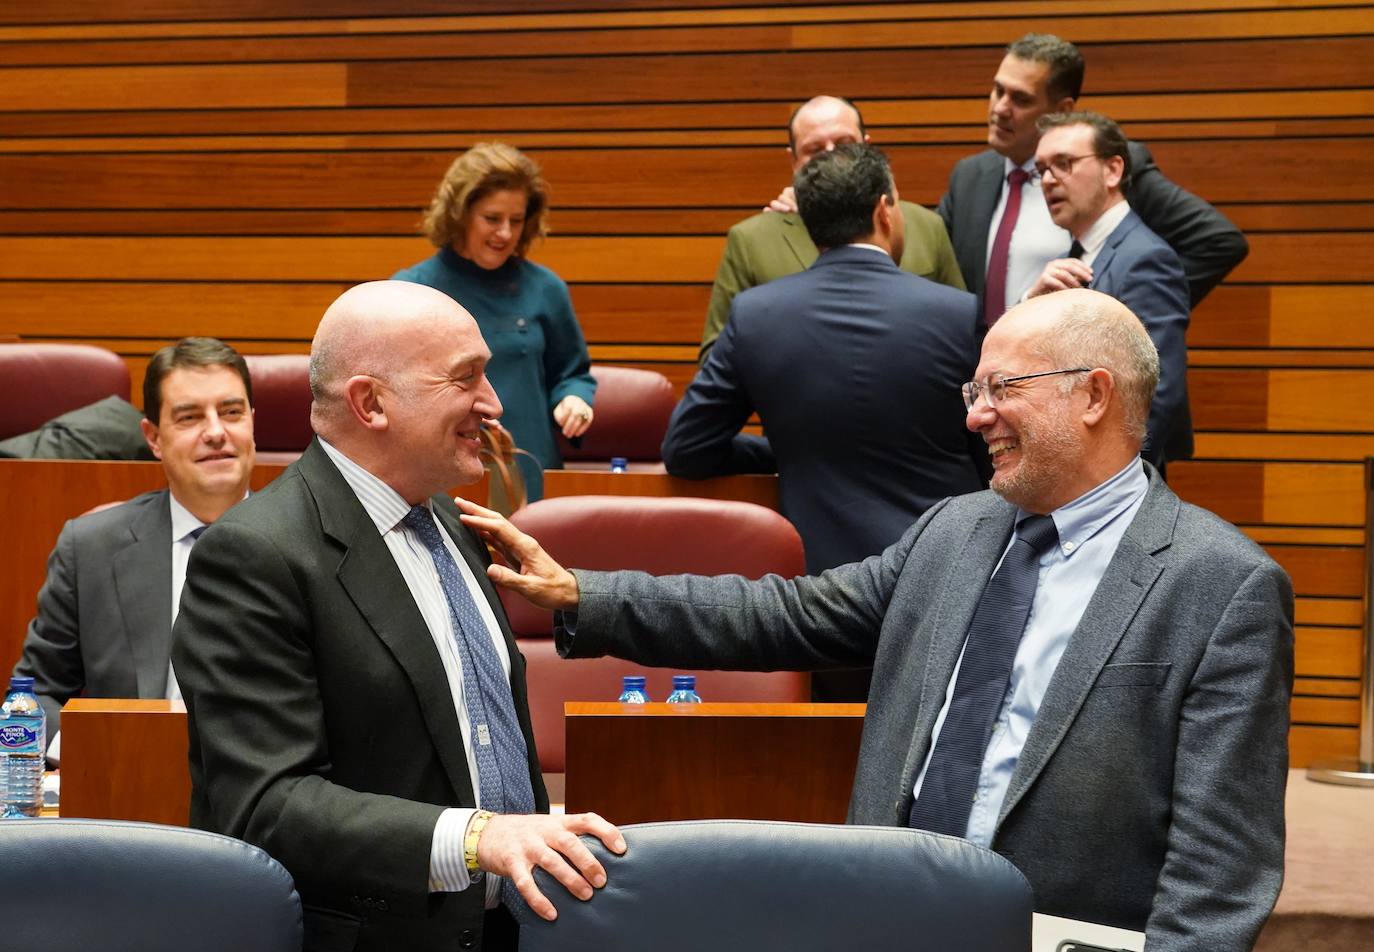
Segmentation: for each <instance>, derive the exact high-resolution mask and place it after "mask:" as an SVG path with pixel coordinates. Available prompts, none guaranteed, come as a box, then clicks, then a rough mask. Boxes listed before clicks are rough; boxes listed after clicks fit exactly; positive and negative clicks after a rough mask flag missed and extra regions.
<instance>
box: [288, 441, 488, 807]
mask: <svg viewBox="0 0 1374 952" xmlns="http://www.w3.org/2000/svg"><path fill="white" fill-rule="evenodd" d="M298 466H299V469H300V473H301V477H302V478H303V479H304V480H305V482H306V485H307V486H309V487H310V492H311V494H312V495H313V496H314V498H315V502H316V505H317V507H318V509H319V515H320V525H321V527H322V528H323V530H324V532H325V534H326V535H328V536H329V537H330V538H332V539H333V540H334V541H335V542H337V543H338V544H339V545H340V546H341V547H342V549H343V558H342V561H341V562H340V563H339V568H338V578H339V584H340V585H341V586H343V589H344V591H345V592H346V593H347V594H348V597H349V598H350V599H351V600H352V601H353V604H354V605H355V606H356V607H357V609H358V611H359V613H360V614H361V615H362V616H363V619H364V620H365V621H366V622H367V624H368V625H369V626H371V628H372V630H373V632H374V633H375V634H376V636H377V638H378V639H379V640H380V641H381V642H382V643H383V644H385V645H386V647H387V649H388V650H389V651H390V652H391V654H392V656H393V657H395V658H396V662H397V664H399V665H400V666H401V669H402V670H404V671H405V673H406V676H407V677H408V678H409V679H410V682H411V684H412V686H413V687H414V688H415V694H416V696H417V697H418V698H419V701H420V709H421V711H422V712H423V714H424V719H425V725H426V727H428V729H429V733H430V736H431V737H432V738H433V740H434V747H435V749H436V750H437V751H438V754H439V760H440V762H441V763H442V764H443V767H444V771H445V772H446V773H447V774H448V777H449V782H450V783H451V784H452V785H453V789H454V792H455V793H457V794H458V797H459V798H460V800H461V802H464V803H473V802H475V795H474V793H473V789H472V778H471V776H469V774H468V766H467V755H466V753H465V751H464V748H463V733H462V730H461V728H460V727H459V726H458V713H457V711H456V710H455V709H454V703H453V692H452V691H451V690H450V688H449V683H448V677H447V676H446V675H445V673H444V664H443V661H442V660H441V659H440V658H439V652H438V651H437V650H436V649H435V647H434V640H433V639H432V638H431V637H430V634H429V629H428V627H427V626H426V625H425V620H424V616H422V615H421V614H420V609H419V608H417V607H416V605H415V600H414V599H413V598H412V597H411V595H410V588H409V587H408V586H407V585H406V581H405V578H404V577H402V575H401V570H400V569H398V568H397V567H396V561H395V559H393V558H392V556H391V551H390V550H389V549H388V548H387V546H386V542H385V541H383V539H382V537H381V535H380V534H379V533H378V532H377V527H376V525H375V524H374V523H373V522H372V519H371V518H370V517H369V516H368V514H367V511H366V510H365V509H363V506H362V503H360V502H358V497H357V496H355V495H354V494H353V490H352V489H350V488H349V486H348V483H347V482H345V481H344V478H343V476H342V475H341V474H340V473H339V471H338V469H337V468H335V466H334V464H333V462H332V461H331V460H330V459H329V457H328V456H326V455H325V452H324V450H323V449H321V448H320V446H319V445H318V441H316V442H312V443H311V445H310V447H309V449H307V450H306V452H305V455H303V456H302V457H301V460H300V463H299V464H298Z"/></svg>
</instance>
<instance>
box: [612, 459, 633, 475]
mask: <svg viewBox="0 0 1374 952" xmlns="http://www.w3.org/2000/svg"><path fill="white" fill-rule="evenodd" d="M629 468H630V461H629V460H628V459H626V458H625V457H624V456H612V457H611V472H613V473H623V472H625V471H626V470H627V469H629Z"/></svg>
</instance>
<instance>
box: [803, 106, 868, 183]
mask: <svg viewBox="0 0 1374 952" xmlns="http://www.w3.org/2000/svg"><path fill="white" fill-rule="evenodd" d="M867 141H868V134H867V133H866V132H865V131H864V121H863V117H862V116H861V115H859V108H858V107H857V106H855V105H854V104H853V103H852V102H850V101H849V100H847V99H841V98H840V97H838V96H817V97H816V98H814V99H809V100H807V101H806V102H804V103H802V104H801V105H800V106H798V107H797V109H796V111H795V112H793V113H792V121H791V122H789V123H788V124H787V145H788V151H789V152H791V153H792V171H793V173H794V174H795V173H796V171H797V170H798V169H800V168H801V167H802V166H803V165H805V164H806V163H807V162H809V161H811V159H813V158H815V157H816V156H818V155H820V154H821V153H823V152H829V151H830V150H831V149H833V148H835V146H837V145H844V144H846V143H851V142H867Z"/></svg>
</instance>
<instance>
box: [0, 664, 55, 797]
mask: <svg viewBox="0 0 1374 952" xmlns="http://www.w3.org/2000/svg"><path fill="white" fill-rule="evenodd" d="M47 726H48V725H47V716H46V715H45V714H44V713H43V705H41V704H39V703H38V698H36V697H34V694H33V678H20V677H13V678H10V690H9V694H8V695H6V697H5V703H4V704H3V705H0V804H3V809H0V819H10V818H12V817H26V816H38V811H39V808H40V807H42V806H43V759H44V756H45V751H46V750H47V746H48V743H47V742H48V730H47Z"/></svg>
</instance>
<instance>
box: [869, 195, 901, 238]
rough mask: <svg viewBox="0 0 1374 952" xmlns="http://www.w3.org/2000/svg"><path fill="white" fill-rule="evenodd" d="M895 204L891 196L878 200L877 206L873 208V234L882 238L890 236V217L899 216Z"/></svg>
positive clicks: (884, 196) (883, 196)
mask: <svg viewBox="0 0 1374 952" xmlns="http://www.w3.org/2000/svg"><path fill="white" fill-rule="evenodd" d="M900 214H901V212H900V211H899V210H898V208H897V202H896V201H894V200H893V198H892V196H891V195H882V196H880V197H879V198H878V204H876V205H874V206H873V233H874V234H875V235H882V236H883V237H884V238H886V237H888V236H890V235H891V234H892V216H893V215H900Z"/></svg>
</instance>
